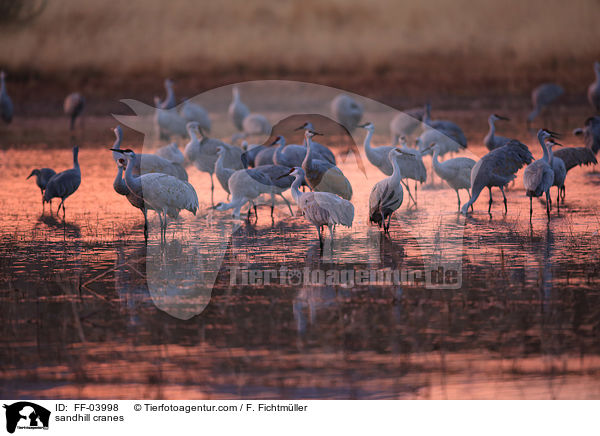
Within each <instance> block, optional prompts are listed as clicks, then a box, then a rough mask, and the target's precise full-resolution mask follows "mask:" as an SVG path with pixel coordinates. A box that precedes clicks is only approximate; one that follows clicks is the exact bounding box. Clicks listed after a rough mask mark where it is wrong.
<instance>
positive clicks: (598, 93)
mask: <svg viewBox="0 0 600 436" xmlns="http://www.w3.org/2000/svg"><path fill="white" fill-rule="evenodd" d="M594 75H595V76H596V80H594V83H592V84H591V85H590V86H589V88H588V92H587V97H588V101H589V102H590V104H591V105H592V107H593V108H594V110H595V111H596V112H600V62H598V61H596V62H594Z"/></svg>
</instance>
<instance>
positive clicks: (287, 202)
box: [279, 194, 294, 216]
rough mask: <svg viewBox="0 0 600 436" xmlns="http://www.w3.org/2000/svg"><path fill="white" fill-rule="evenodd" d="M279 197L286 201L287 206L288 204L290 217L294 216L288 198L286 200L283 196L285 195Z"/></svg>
mask: <svg viewBox="0 0 600 436" xmlns="http://www.w3.org/2000/svg"><path fill="white" fill-rule="evenodd" d="M279 196H280V197H281V198H283V201H285V204H287V207H288V209H289V210H290V215H292V216H294V212H293V211H292V206H291V205H290V202H289V201H288V200H287V198H285V197H284V196H283V194H279Z"/></svg>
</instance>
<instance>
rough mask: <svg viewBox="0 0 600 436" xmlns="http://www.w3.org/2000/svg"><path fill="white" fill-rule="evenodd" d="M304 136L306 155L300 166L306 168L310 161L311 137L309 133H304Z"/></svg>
mask: <svg viewBox="0 0 600 436" xmlns="http://www.w3.org/2000/svg"><path fill="white" fill-rule="evenodd" d="M304 137H305V139H306V155H305V156H304V161H303V162H302V166H303V167H305V168H308V167H309V166H310V164H311V163H312V147H311V146H312V138H311V137H310V136H309V135H305V136H304Z"/></svg>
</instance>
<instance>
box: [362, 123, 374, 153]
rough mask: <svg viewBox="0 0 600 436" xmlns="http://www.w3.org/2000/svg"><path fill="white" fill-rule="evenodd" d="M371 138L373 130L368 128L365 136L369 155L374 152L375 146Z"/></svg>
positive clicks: (366, 150) (366, 151)
mask: <svg viewBox="0 0 600 436" xmlns="http://www.w3.org/2000/svg"><path fill="white" fill-rule="evenodd" d="M371 138H373V130H367V136H365V142H364V146H365V154H366V155H367V157H369V155H370V154H372V153H373V148H372V147H371Z"/></svg>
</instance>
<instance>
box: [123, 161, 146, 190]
mask: <svg viewBox="0 0 600 436" xmlns="http://www.w3.org/2000/svg"><path fill="white" fill-rule="evenodd" d="M134 161H135V158H134V157H131V156H129V157H128V159H127V169H126V170H125V183H126V184H127V187H128V188H129V190H130V191H131V192H134V193H140V192H142V179H141V176H139V177H135V176H134V175H133V167H134V164H135V162H134Z"/></svg>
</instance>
